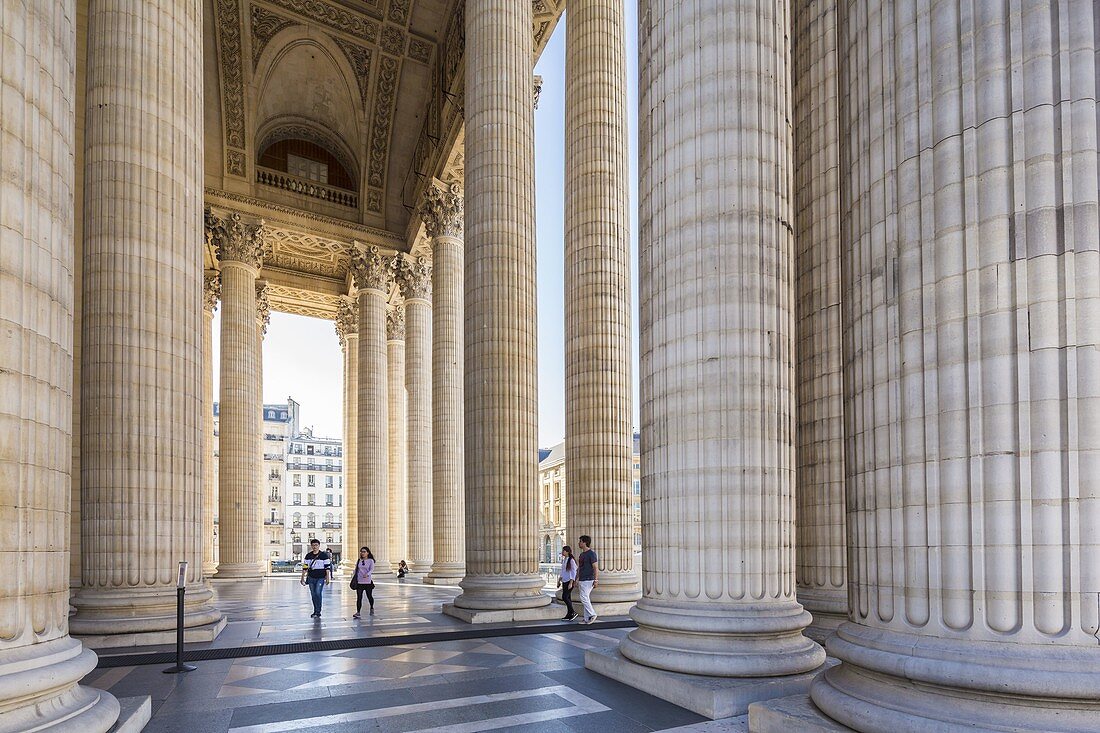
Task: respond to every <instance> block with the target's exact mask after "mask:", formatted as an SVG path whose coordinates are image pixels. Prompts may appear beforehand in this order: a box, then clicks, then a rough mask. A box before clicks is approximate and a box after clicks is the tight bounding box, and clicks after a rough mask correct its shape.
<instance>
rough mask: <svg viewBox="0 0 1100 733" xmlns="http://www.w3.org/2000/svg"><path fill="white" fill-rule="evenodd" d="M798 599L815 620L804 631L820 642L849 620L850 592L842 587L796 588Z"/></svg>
mask: <svg viewBox="0 0 1100 733" xmlns="http://www.w3.org/2000/svg"><path fill="white" fill-rule="evenodd" d="M795 592H796V594H797V596H798V598H797V600H798V602H799V603H801V604H802V607H803V608H805V609H806V610H807V611H809V612H810V615H811V616H813V621H812V622H811V623H810V625H809V626H807V627H806V631H805V632H804V633H805V634H806V636H808V637H810V638H811V639H813V640H814V641H816V642H817V643H818V644H824V643H825V640H826V639H828V638H829V637H830V636H832V635H833V634H835V633H836V630H837V629H838V628H840V625H841V624H842V623H844V622H846V621H847V620H848V592H847V591H846V590H844V589H842V588H803V587H799V588H797V589H796V591H795Z"/></svg>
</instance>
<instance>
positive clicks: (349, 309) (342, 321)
mask: <svg viewBox="0 0 1100 733" xmlns="http://www.w3.org/2000/svg"><path fill="white" fill-rule="evenodd" d="M336 335H337V336H339V337H340V345H341V346H343V345H344V342H345V341H346V340H347V338H348V336H358V335H359V301H358V300H357V299H355V298H352V297H348V296H344V297H342V298H340V302H339V304H338V305H337V306H336Z"/></svg>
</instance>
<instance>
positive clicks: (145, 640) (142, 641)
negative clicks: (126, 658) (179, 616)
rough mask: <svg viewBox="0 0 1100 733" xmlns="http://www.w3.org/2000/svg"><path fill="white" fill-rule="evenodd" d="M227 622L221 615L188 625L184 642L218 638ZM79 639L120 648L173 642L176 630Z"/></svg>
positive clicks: (91, 645) (90, 645)
mask: <svg viewBox="0 0 1100 733" xmlns="http://www.w3.org/2000/svg"><path fill="white" fill-rule="evenodd" d="M228 623H229V619H227V618H226V617H225V616H222V617H221V618H220V619H218V620H217V621H215V622H213V623H209V624H205V625H203V626H189V627H187V628H185V629H184V630H183V641H184V643H185V644H198V643H203V642H211V641H214V639H217V638H218V634H220V633H221V632H222V631H223V630H224V629H225V627H226V625H227V624H228ZM77 636H78V637H79V639H80V640H81V641H82V642H84V644H85V645H86V646H87V647H88V648H90V649H122V648H126V647H134V646H157V645H161V644H175V643H176V630H175V628H173V629H172V630H170V631H138V632H123V633H118V634H79V635H77Z"/></svg>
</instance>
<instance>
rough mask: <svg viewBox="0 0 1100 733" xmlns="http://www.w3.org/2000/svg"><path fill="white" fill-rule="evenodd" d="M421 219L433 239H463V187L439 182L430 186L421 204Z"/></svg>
mask: <svg viewBox="0 0 1100 733" xmlns="http://www.w3.org/2000/svg"><path fill="white" fill-rule="evenodd" d="M420 218H421V219H422V220H423V221H424V229H425V230H427V232H428V236H429V237H431V238H432V239H435V238H436V237H455V238H456V239H462V187H461V186H459V185H458V184H457V183H452V184H450V185H448V184H445V183H438V182H437V183H434V184H432V185H431V186H428V189H427V190H426V191H424V201H423V202H422V203H421V204H420Z"/></svg>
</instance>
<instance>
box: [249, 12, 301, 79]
mask: <svg viewBox="0 0 1100 733" xmlns="http://www.w3.org/2000/svg"><path fill="white" fill-rule="evenodd" d="M249 15H250V17H251V20H252V68H253V69H255V68H256V65H257V64H258V63H259V62H260V55H261V54H263V52H264V48H266V47H267V43H268V41H270V40H271V39H272V38H274V37H275V35H276V34H277V33H278V32H279V31H281V30H282V29H284V28H289V27H290V26H292V25H297V23H296V22H295V21H294V20H291V19H290V18H285V17H283V16H282V15H279V14H278V13H273V12H271V11H270V10H268V9H267V8H265V7H264V6H263V5H252V6H251V7H250V8H249Z"/></svg>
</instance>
